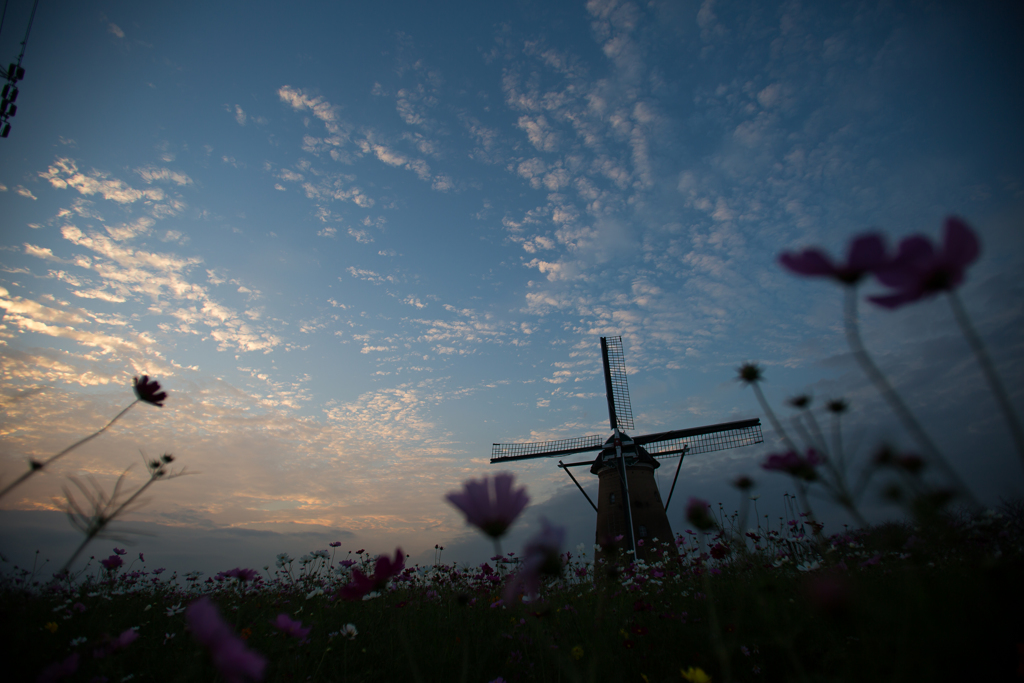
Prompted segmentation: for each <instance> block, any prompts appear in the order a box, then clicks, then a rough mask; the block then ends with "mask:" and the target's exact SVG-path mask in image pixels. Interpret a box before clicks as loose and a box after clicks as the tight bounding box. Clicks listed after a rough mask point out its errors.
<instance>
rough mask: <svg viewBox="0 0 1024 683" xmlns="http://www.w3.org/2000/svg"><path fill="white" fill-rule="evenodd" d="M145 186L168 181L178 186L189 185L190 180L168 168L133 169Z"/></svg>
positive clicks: (147, 167)
mask: <svg viewBox="0 0 1024 683" xmlns="http://www.w3.org/2000/svg"><path fill="white" fill-rule="evenodd" d="M135 172H136V173H138V174H139V175H140V176H141V177H142V179H143V180H145V181H146V183H147V184H152V183H155V182H159V181H170V182H172V183H174V184H175V185H178V186H184V185H191V184H192V179H191V178H189V177H188V176H187V175H185V174H184V173H178V172H177V171H172V170H170V169H169V168H157V167H156V166H146V167H143V168H137V169H135Z"/></svg>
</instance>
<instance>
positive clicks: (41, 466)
mask: <svg viewBox="0 0 1024 683" xmlns="http://www.w3.org/2000/svg"><path fill="white" fill-rule="evenodd" d="M138 402H139V399H135V400H134V401H132V402H131V403H130V404H128V407H127V408H125V409H124V410H122V411H121V412H120V413H118V414H117V415H115V416H114V419H113V420H111V421H110V422H108V423H107V424H106V426H105V427H103V429H100V430H99V431H98V432H95V433H93V434H90V435H89V436H87V437H85V438H84V439H82V440H81V441H77V442H75V443H73V444H71V445H70V446H68V447H67V448H65V449H64V450H62V451H61V452H60V453H58V454H57V455H54V456H52V457H50V458H49V459H47V460H44V461H43V462H41V463H35V464H33V466H32V467H31V468H30V469H29V471H28V472H25V473H24V474H23V475H21V476H20V477H18V478H17V479H15V480H14V481H13V482H12V483H11V484H10V485H8V486H7V487H6V488H5V489H4V490H3V491H0V498H3V497H4V496H6V495H7V494H8V493H9V492H10V491H12V490H13V489H14V488H15V487H17V486H19V485H20V484H21V483H22V482H24V481H25V480H26V479H28V478H29V477H31V476H32V475H33V474H35V473H36V472H41V471H42V470H44V469H46V467H47V466H48V465H50V464H52V463H53V462H55V461H56V460H57V459H58V458H61V457H63V456H65V455H67V454H68V453H70V452H71V451H73V450H74V449H76V448H78V447H79V446H81V445H82V444H84V443H85V442H86V441H90V440H92V439H95V438H96V437H97V436H99V435H100V434H102V433H103V432H105V431H107V429H109V428H110V426H111V425H112V424H114V423H115V422H117V421H118V420H119V419H120V418H121V416H122V415H124V414H125V413H127V412H128V411H129V410H131V409H132V406H134V405H135V404H136V403H138Z"/></svg>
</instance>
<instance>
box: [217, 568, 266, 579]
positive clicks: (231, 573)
mask: <svg viewBox="0 0 1024 683" xmlns="http://www.w3.org/2000/svg"><path fill="white" fill-rule="evenodd" d="M217 576H223V577H224V578H226V579H238V580H239V581H254V580H255V579H256V577H257V576H258V574H257V573H256V570H255V569H240V568H238V567H236V568H234V569H229V570H228V571H226V572H221V573H220V574H218V575H217Z"/></svg>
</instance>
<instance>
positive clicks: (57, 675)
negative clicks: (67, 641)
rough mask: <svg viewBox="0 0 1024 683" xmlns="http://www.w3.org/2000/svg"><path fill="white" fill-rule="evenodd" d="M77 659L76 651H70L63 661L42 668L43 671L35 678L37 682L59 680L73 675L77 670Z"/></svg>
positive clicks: (45, 682) (48, 682) (44, 682)
mask: <svg viewBox="0 0 1024 683" xmlns="http://www.w3.org/2000/svg"><path fill="white" fill-rule="evenodd" d="M78 660H79V655H78V653H77V652H72V653H71V655H70V656H69V657H68V658H67V659H65V660H64V661H63V662H60V663H54V664H51V665H50V666H48V667H46V668H45V669H43V672H42V673H41V674H39V678H37V679H36V681H37V683H55V681H59V680H60V679H62V678H69V677H71V676H73V675H75V672H76V671H78Z"/></svg>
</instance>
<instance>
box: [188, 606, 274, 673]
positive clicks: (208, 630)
mask: <svg viewBox="0 0 1024 683" xmlns="http://www.w3.org/2000/svg"><path fill="white" fill-rule="evenodd" d="M185 618H186V619H187V620H188V625H189V629H190V630H191V631H192V635H193V637H194V638H195V639H196V640H197V641H199V643H200V644H201V645H202V646H203V647H205V648H206V649H207V650H208V651H209V652H210V656H211V657H212V658H213V663H214V665H215V666H216V667H217V670H218V671H220V673H221V675H222V676H224V678H225V680H227V681H228V683H244V682H245V681H246V680H247V679H251V680H254V681H262V680H263V670H264V669H265V668H266V666H267V660H266V659H265V658H264V657H262V656H261V655H260V654H259V653H256V652H253V651H252V650H249V649H248V648H246V646H245V643H244V642H243V641H242V639H241V638H239V637H238V636H236V635H235V634H234V633H233V632H232V631H231V627H230V626H228V625H227V624H226V623H225V622H224V620H223V619H222V618H221V616H220V612H218V611H217V607H216V605H214V604H213V602H211V601H210V599H209V598H207V597H202V598H199V599H198V600H196V601H195V602H193V603H192V604H191V605H189V606H188V609H186V610H185Z"/></svg>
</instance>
